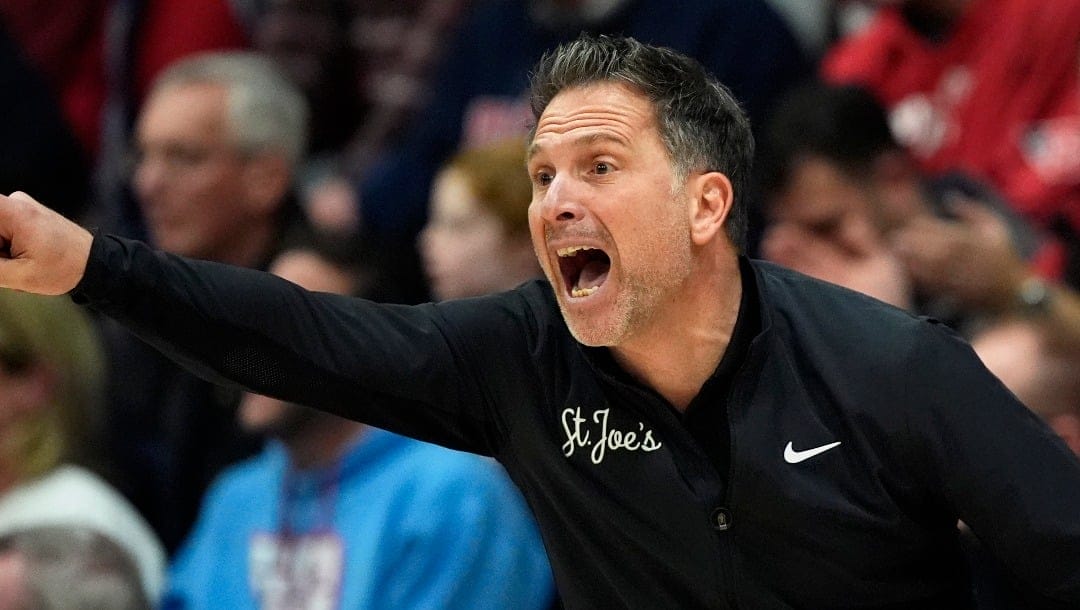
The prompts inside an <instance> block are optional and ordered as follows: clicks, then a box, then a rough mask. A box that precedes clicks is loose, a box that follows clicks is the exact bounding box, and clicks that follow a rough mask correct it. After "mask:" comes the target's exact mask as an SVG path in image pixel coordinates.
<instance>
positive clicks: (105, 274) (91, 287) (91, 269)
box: [68, 230, 122, 305]
mask: <svg viewBox="0 0 1080 610" xmlns="http://www.w3.org/2000/svg"><path fill="white" fill-rule="evenodd" d="M92 233H93V235H94V241H93V242H91V244H90V256H89V258H88V259H87V260H86V270H85V271H83V276H82V279H81V280H79V283H78V284H76V285H75V287H74V288H72V289H71V291H70V292H69V293H68V295H69V296H70V297H71V300H72V301H74V302H75V303H77V304H79V305H105V304H107V303H108V302H109V296H110V293H111V292H112V291H111V290H110V286H109V279H110V278H111V277H112V275H113V274H111V273H110V272H109V261H110V259H112V258H114V253H115V252H116V251H117V250H118V249H120V248H122V246H121V245H120V243H119V242H118V241H117V240H116V238H114V237H112V236H110V235H103V234H101V233H100V232H98V231H97V230H94V231H92Z"/></svg>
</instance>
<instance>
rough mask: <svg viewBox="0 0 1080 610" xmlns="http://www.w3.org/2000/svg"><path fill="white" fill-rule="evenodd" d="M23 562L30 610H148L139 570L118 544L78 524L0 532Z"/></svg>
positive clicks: (0, 548)
mask: <svg viewBox="0 0 1080 610" xmlns="http://www.w3.org/2000/svg"><path fill="white" fill-rule="evenodd" d="M0 555H10V556H14V557H17V558H19V559H20V560H21V561H22V562H23V563H24V565H25V566H26V577H25V580H24V581H23V583H22V587H23V589H22V594H23V595H24V596H25V598H26V601H27V602H28V608H29V609H30V610H60V609H62V608H79V609H80V610H149V609H150V607H151V606H150V603H149V601H148V600H147V599H146V594H145V592H144V591H143V588H142V584H141V581H140V580H139V571H138V569H137V568H136V567H135V563H134V561H133V560H132V559H131V557H130V556H129V555H128V554H127V553H126V552H125V551H124V550H123V549H122V548H120V546H119V545H118V544H116V543H115V542H113V541H112V540H110V539H109V538H106V537H105V536H103V535H101V534H99V533H97V532H94V531H92V530H90V529H87V528H83V527H65V526H40V527H33V528H28V529H24V530H19V531H15V532H11V533H9V534H5V535H4V536H2V537H0Z"/></svg>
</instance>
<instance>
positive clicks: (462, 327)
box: [71, 235, 534, 455]
mask: <svg viewBox="0 0 1080 610" xmlns="http://www.w3.org/2000/svg"><path fill="white" fill-rule="evenodd" d="M71 296H72V298H73V299H74V300H75V301H76V302H79V303H83V304H86V305H88V306H90V307H91V308H92V309H95V310H97V311H100V312H102V313H104V314H106V315H108V316H110V317H112V318H115V319H117V320H119V321H120V322H121V323H123V324H124V325H125V326H126V327H128V328H129V329H130V330H132V331H133V332H135V333H136V334H137V335H139V336H140V337H141V338H142V339H143V340H145V341H147V342H149V343H151V344H152V345H154V346H155V347H156V348H158V349H160V350H161V351H162V352H164V353H165V354H166V355H167V356H169V357H170V358H172V359H174V360H176V361H177V362H179V363H181V364H183V365H184V366H186V367H187V368H189V369H190V370H192V371H193V372H194V373H195V374H197V375H200V376H202V377H204V378H206V379H209V380H210V381H213V382H216V383H221V384H233V385H239V386H240V387H242V388H244V389H247V390H250V391H254V392H258V393H261V394H267V395H270V396H274V397H276V398H280V399H283V400H287V401H290V402H295V403H300V404H306V405H309V406H312V407H316V408H319V409H323V410H327V411H330V412H333V413H337V414H339V415H342V416H345V417H348V418H351V419H355V420H358V421H363V422H365V423H368V424H371V425H374V426H378V427H380V428H385V429H388V430H392V431H395V432H398V433H400V434H403V435H407V436H412V437H414V438H418V439H420V440H425V441H429V442H434V443H437V444H441V445H444V446H448V447H451V448H455V449H461V450H466V451H471V452H474V453H481V454H488V455H492V454H495V453H497V446H498V445H499V439H500V438H506V436H507V431H506V430H505V429H503V426H504V425H505V424H504V423H503V422H502V421H501V420H500V418H497V417H493V415H492V408H493V407H492V405H493V404H495V403H496V402H502V401H496V400H494V399H493V398H492V394H491V392H490V391H489V389H488V388H487V387H486V386H490V385H497V384H495V382H494V381H493V380H496V381H497V380H500V379H502V380H505V379H515V378H516V379H522V380H524V379H526V377H524V376H526V375H531V374H534V373H531V372H530V366H529V353H530V352H529V350H528V347H527V345H526V343H527V341H528V338H527V327H529V326H530V323H529V321H528V320H526V319H525V315H524V314H525V311H526V309H528V308H527V306H526V305H525V302H524V298H523V297H521V296H519V295H517V294H515V293H512V292H511V293H506V294H503V295H496V296H492V297H485V298H479V299H471V300H465V301H458V302H452V303H447V304H438V305H433V304H427V305H420V306H404V305H387V304H377V303H373V302H369V301H364V300H362V299H356V298H351V297H344V296H340V295H331V294H322V293H312V292H308V291H306V290H304V289H302V288H300V287H298V286H295V285H294V284H291V283H289V282H287V281H285V280H282V279H280V278H278V277H276V276H273V275H270V274H268V273H263V272H259V271H254V270H250V269H243V268H239V267H231V266H227V265H222V264H217V263H211V262H205V261H196V260H190V259H185V258H182V257H178V256H174V255H170V254H167V253H163V252H158V251H155V250H153V249H151V248H149V247H148V246H146V245H144V244H141V243H139V242H135V241H130V240H126V239H122V238H117V237H112V236H102V235H98V236H96V237H95V239H94V243H93V246H92V248H91V254H90V260H89V262H88V265H87V269H86V273H85V274H84V276H83V279H82V281H81V282H80V283H79V285H78V286H76V287H75V289H74V290H73V291H72V293H71ZM462 337H467V338H468V341H465V340H463V339H462Z"/></svg>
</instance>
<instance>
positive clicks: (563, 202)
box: [539, 174, 585, 225]
mask: <svg viewBox="0 0 1080 610" xmlns="http://www.w3.org/2000/svg"><path fill="white" fill-rule="evenodd" d="M584 188H585V187H584V185H582V184H581V183H580V181H576V180H574V179H573V177H569V176H566V175H565V174H560V175H557V176H555V178H553V179H552V181H551V184H549V185H548V187H547V190H546V191H545V192H544V194H543V197H542V198H541V199H540V200H539V204H540V216H541V218H543V219H544V221H545V222H547V223H549V224H553V225H555V224H571V223H573V222H576V221H579V220H581V219H582V218H584V217H585V206H584V205H583V201H584V196H585V193H584Z"/></svg>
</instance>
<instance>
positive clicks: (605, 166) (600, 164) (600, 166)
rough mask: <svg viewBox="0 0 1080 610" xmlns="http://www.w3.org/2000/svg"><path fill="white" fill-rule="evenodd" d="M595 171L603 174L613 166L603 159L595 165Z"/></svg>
mask: <svg viewBox="0 0 1080 610" xmlns="http://www.w3.org/2000/svg"><path fill="white" fill-rule="evenodd" d="M593 171H595V172H596V173H597V174H598V175H601V176H602V175H604V174H606V173H608V172H609V171H611V166H609V165H608V164H607V163H604V162H603V161H597V162H596V164H595V165H593Z"/></svg>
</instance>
